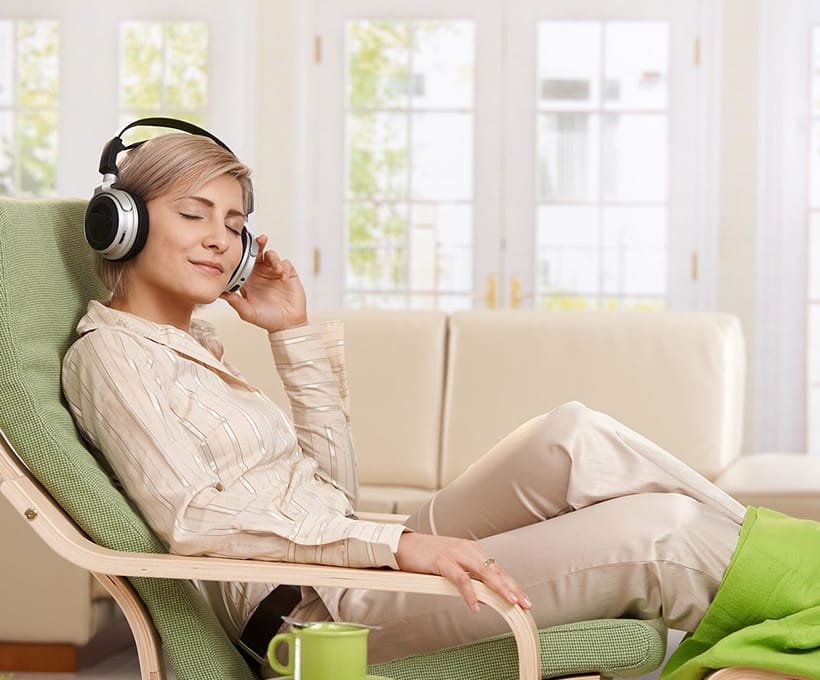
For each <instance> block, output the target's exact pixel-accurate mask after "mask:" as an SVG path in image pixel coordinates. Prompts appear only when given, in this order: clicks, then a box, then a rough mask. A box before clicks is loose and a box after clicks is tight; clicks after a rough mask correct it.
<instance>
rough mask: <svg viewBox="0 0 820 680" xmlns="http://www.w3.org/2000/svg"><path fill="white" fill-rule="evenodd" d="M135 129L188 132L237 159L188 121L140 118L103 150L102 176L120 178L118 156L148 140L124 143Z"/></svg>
mask: <svg viewBox="0 0 820 680" xmlns="http://www.w3.org/2000/svg"><path fill="white" fill-rule="evenodd" d="M134 127H161V128H168V129H169V130H180V131H182V132H187V133H188V134H191V135H197V136H199V137H207V138H208V139H210V140H212V141H214V142H216V143H217V144H219V146H221V147H222V148H223V149H225V150H226V151H227V152H228V153H230V154H231V155H232V156H233V157H234V158H236V154H235V153H234V152H233V151H231V148H230V147H229V146H228V145H227V144H225V142H223V141H222V140H221V139H219V137H217V136H216V135H214V134H212V133H210V132H208V131H207V130H205V129H204V128H201V127H199V126H198V125H194V124H193V123H189V122H188V121H187V120H179V119H178V118H163V117H154V118H140V119H139V120H135V121H134V122H133V123H129V124H128V125H126V126H125V127H124V128H123V129H122V130H120V132H119V134H117V136H116V137H114V139H112V140H111V141H109V142H108V143H107V144H106V145H105V146H104V147H103V150H102V155H101V156H100V174H101V175H103V176H105V175H115V176H118V175H119V174H120V171H119V169H118V168H117V156H118V155H119V154H120V152H121V151H126V150H128V149H136V148H137V147H138V146H142V145H143V144H145V142H147V141H148V140H147V139H145V140H143V141H141V142H135V143H134V144H129V145H127V146H126V145H125V143H124V142H123V141H122V136H123V135H124V134H125V133H126V132H127V131H128V130H130V129H131V128H134ZM252 212H253V192H250V196H248V214H249V215H250V214H251V213H252Z"/></svg>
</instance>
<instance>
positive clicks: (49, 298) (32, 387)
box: [0, 198, 663, 680]
mask: <svg viewBox="0 0 820 680" xmlns="http://www.w3.org/2000/svg"><path fill="white" fill-rule="evenodd" d="M85 206H86V202H85V201H81V200H36V201H21V200H15V199H9V198H0V356H2V362H0V427H2V429H3V431H4V432H5V434H6V436H7V437H8V439H9V441H10V442H11V444H12V445H13V446H14V447H15V449H16V450H17V452H18V453H19V455H20V456H21V457H22V458H23V460H24V462H25V463H26V465H27V466H28V468H29V470H31V472H32V473H33V474H34V476H35V477H37V479H39V480H40V482H41V483H42V484H43V485H44V486H45V488H46V489H47V490H48V492H49V493H50V494H51V495H52V497H53V498H54V499H55V500H56V501H57V502H58V503H59V504H60V505H61V506H62V507H63V509H64V510H65V511H66V512H67V513H68V514H69V515H70V516H71V517H72V518H73V519H74V521H75V522H76V523H77V525H78V526H79V527H80V528H82V529H83V530H84V531H85V532H86V533H87V534H88V535H89V536H90V537H91V539H92V540H93V541H95V542H96V543H98V544H99V545H102V546H105V547H107V548H111V549H114V550H122V551H129V552H145V553H163V552H166V549H165V547H164V545H163V544H162V543H161V542H160V541H159V539H158V538H157V537H156V536H155V535H154V533H153V532H152V531H151V530H150V528H149V527H148V526H147V525H146V524H145V522H144V521H143V520H142V518H141V517H140V516H139V514H138V513H136V512H135V511H134V509H133V508H132V507H131V505H130V504H129V502H128V500H127V499H126V498H125V497H124V496H123V495H122V494H121V493H120V492H119V491H118V490H117V489H116V488H115V487H114V485H113V484H112V483H111V481H110V479H109V478H108V476H107V475H106V473H105V472H104V470H103V469H102V468H101V467H100V465H99V464H98V462H97V461H96V459H95V458H94V457H93V456H92V455H91V453H90V452H89V451H88V449H87V448H86V446H85V444H84V442H83V440H82V438H81V437H80V435H79V433H78V431H77V429H76V427H75V426H74V422H73V420H72V419H71V415H70V413H69V412H68V410H67V408H66V405H65V402H64V400H63V397H62V393H61V389H60V365H61V362H62V358H63V355H64V354H65V352H66V350H67V349H68V347H69V346H70V344H71V343H72V342H73V340H74V339H75V331H74V328H75V326H76V324H77V321H78V320H79V318H80V317H81V316H82V315H83V314H84V313H85V309H86V305H87V303H88V300H90V299H92V298H98V297H102V296H104V295H105V291H104V289H103V288H102V286H101V285H100V284H99V283H98V282H97V278H96V276H95V275H94V271H93V262H92V257H91V253H90V250H89V248H88V247H87V246H86V244H85V241H84V239H83V235H82V224H83V216H84V213H85ZM131 583H132V584H133V585H134V587H135V589H136V590H137V592H138V593H139V595H140V597H141V598H142V600H143V601H144V603H145V605H146V607H147V608H148V610H149V612H150V614H151V617H152V619H153V621H154V625H155V626H156V628H157V631H158V632H159V635H160V638H161V639H162V643H163V647H164V649H165V653H166V655H167V656H168V659H169V661H170V665H171V667H172V669H173V671H174V673H175V674H176V677H177V680H227V679H230V680H255V679H256V677H257V676H256V674H255V673H254V672H253V671H252V670H251V669H250V668H248V666H247V664H246V663H245V661H244V660H243V658H242V657H241V656H240V655H239V653H238V652H237V651H236V649H235V648H234V646H233V645H232V644H231V642H230V640H229V639H228V637H227V635H226V634H225V632H224V630H223V629H222V627H221V626H220V624H219V622H218V620H217V618H216V616H215V615H214V614H213V612H212V611H211V609H210V608H209V607H208V606H207V604H206V603H205V600H204V598H203V597H202V596H201V595H200V593H199V592H198V591H197V590H196V588H194V587H193V585H192V584H191V583H190V582H188V581H181V580H172V579H154V578H132V579H131ZM647 628H649V629H651V628H652V627H651V625H649V624H646V623H644V622H627V621H604V622H586V623H581V624H572V625H569V626H559V627H557V628H553V629H549V630H547V631H542V632H541V641H542V661H543V664H544V669H545V677H554V676H555V675H556V674H557V673H559V672H560V673H566V672H569V673H577V672H583V671H588V670H607V671H609V670H610V669H616V668H617V669H619V671H618V672H619V673H620V674H621V675H626V672H627V671H630V672H631V669H638V668H641V669H644V668H646V669H648V668H649V666H652V664H654V665H655V666H657V664H658V663H659V662H660V660H661V658H662V656H663V651H662V650H663V644H662V642H659V639H660V635H659V633H658V632H657V631H654V633H655V638H652V634H651V633H650V631H649V630H648V629H647ZM652 630H654V629H652ZM641 664H644V665H643V666H641ZM653 667H654V666H653ZM467 668H481V669H482V671H481V672H482V677H483V678H485V680H489V679H490V678H498V679H501V678H513V677H517V655H516V652H515V645H514V641H513V639H512V636H511V635H506V636H500V637H498V638H493V639H491V640H483V641H480V642H476V643H472V644H469V645H462V646H460V647H454V648H451V649H446V650H441V651H438V652H435V653H433V654H425V655H416V656H411V657H407V658H405V659H401V660H397V661H393V662H390V663H389V664H381V665H379V666H375V667H374V672H378V673H379V674H383V675H388V676H391V677H395V678H397V680H399V679H402V678H407V679H408V680H409V678H413V679H414V680H419V679H420V678H453V679H455V678H458V679H459V680H461V678H463V677H464V672H465V669H467ZM641 672H644V671H641Z"/></svg>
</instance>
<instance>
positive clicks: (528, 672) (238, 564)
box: [0, 431, 597, 680]
mask: <svg viewBox="0 0 820 680" xmlns="http://www.w3.org/2000/svg"><path fill="white" fill-rule="evenodd" d="M0 449H2V455H0V491H1V492H2V493H3V495H4V496H5V497H6V498H7V499H8V500H9V502H10V503H11V504H12V506H13V507H14V508H15V510H16V511H17V512H19V513H20V514H21V515H22V516H24V517H25V518H26V519H27V520H28V522H29V524H30V526H31V527H32V529H33V530H34V531H35V532H37V534H38V535H39V536H40V538H42V539H43V541H45V542H46V544H47V545H48V546H49V547H50V548H51V549H52V550H54V551H55V552H56V553H57V554H59V555H60V556H61V557H63V558H64V559H66V560H68V561H69V562H71V563H72V564H75V565H76V566H78V567H81V568H83V569H87V570H88V571H90V572H91V573H93V574H94V576H95V577H96V578H97V579H98V580H99V581H100V583H101V584H102V585H103V586H104V587H105V588H106V590H107V591H108V592H109V593H110V594H111V596H112V597H113V598H114V600H115V601H116V602H117V604H119V606H120V607H121V608H122V610H123V613H124V614H125V617H126V619H127V620H128V623H129V625H130V627H131V630H132V633H133V635H134V638H135V640H136V643H137V650H138V654H139V659H140V669H141V674H142V678H143V680H164V678H165V671H164V666H163V664H162V654H161V652H160V645H159V640H158V636H157V634H156V631H155V630H154V627H153V624H152V623H151V618H150V616H149V615H148V613H147V611H146V610H145V607H144V606H143V604H142V602H141V600H140V599H139V597H138V596H137V595H136V593H135V591H134V590H133V588H132V587H131V585H130V584H129V583H128V581H127V580H126V579H125V578H124V577H129V576H143V577H156V578H173V579H187V580H203V581H247V582H261V583H291V584H293V585H312V586H331V587H345V588H367V589H371V590H388V591H403V592H413V593H427V594H435V595H450V596H454V597H460V596H461V595H460V594H459V592H458V590H457V589H456V588H455V587H454V586H453V585H452V584H450V583H449V582H448V581H447V580H446V579H444V578H441V577H439V576H431V575H427V574H411V573H406V572H397V571H381V570H371V569H355V568H347V567H327V566H321V565H314V564H293V563H282V562H265V561H261V560H233V559H224V558H215V557H186V556H179V555H169V554H154V553H150V554H149V553H126V552H118V551H115V550H110V549H108V548H103V547H101V546H99V545H97V544H96V543H94V542H92V541H91V540H90V539H89V538H88V537H86V536H85V534H83V533H82V532H81V531H80V530H79V529H78V527H77V526H76V524H75V523H74V522H73V521H72V520H71V519H70V518H68V517H67V516H66V515H65V513H64V512H63V511H62V510H61V509H60V507H59V506H58V505H57V504H56V503H55V502H54V500H53V499H52V498H51V497H50V496H49V494H48V493H47V492H46V491H45V490H44V489H43V488H42V486H41V485H40V484H39V482H37V481H36V480H35V479H34V478H33V476H32V475H31V474H30V472H29V471H28V470H27V469H26V468H25V466H24V465H23V463H22V462H21V461H20V458H19V456H18V455H17V453H16V452H15V450H14V448H13V447H12V446H11V444H10V443H9V441H8V439H6V437H5V434H3V433H2V431H0ZM388 517H389V516H380V517H379V518H380V519H383V520H384V519H387V518H388ZM393 519H394V521H400V520H401V519H402V518H401V517H398V516H396V517H393ZM474 586H475V589H476V593H477V594H478V598H479V599H480V600H481V601H482V602H484V603H485V604H487V605H488V606H490V607H492V608H493V609H494V610H495V611H496V612H498V614H499V615H501V616H502V617H503V618H504V620H505V621H506V622H507V624H508V625H509V626H510V630H511V631H512V633H513V635H514V636H515V641H516V647H517V650H518V660H519V677H520V678H521V680H538V679H539V677H540V662H539V650H538V635H537V630H536V627H535V622H534V621H533V618H532V616H531V615H530V614H529V612H526V611H524V610H523V609H521V608H520V607H518V606H516V605H510V604H509V603H508V602H506V601H505V600H504V599H503V598H501V597H499V596H498V595H496V594H495V593H494V592H492V591H491V590H490V589H489V588H487V587H486V586H485V585H484V584H483V583H480V582H477V581H476V582H474ZM592 677H597V676H592Z"/></svg>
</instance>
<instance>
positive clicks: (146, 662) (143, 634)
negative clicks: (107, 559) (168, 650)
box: [92, 572, 165, 680]
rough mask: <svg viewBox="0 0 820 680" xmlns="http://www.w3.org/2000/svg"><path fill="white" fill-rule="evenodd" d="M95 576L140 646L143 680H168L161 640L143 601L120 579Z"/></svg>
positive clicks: (94, 573)
mask: <svg viewBox="0 0 820 680" xmlns="http://www.w3.org/2000/svg"><path fill="white" fill-rule="evenodd" d="M92 574H93V575H94V577H95V578H96V579H97V580H98V581H99V582H100V583H101V584H102V585H103V587H104V588H105V589H106V590H107V591H108V592H109V594H110V595H111V597H113V598H114V601H115V602H116V603H117V604H118V605H119V607H120V609H122V613H123V614H124V615H125V619H126V621H128V625H129V626H130V627H131V632H132V633H133V635H134V641H135V642H136V643H137V655H138V657H139V662H140V677H141V679H142V680H165V664H164V663H163V661H162V646H161V645H160V642H159V636H158V635H157V631H156V629H155V628H154V624H153V623H152V621H151V617H150V616H149V615H148V612H147V611H146V609H145V606H144V605H143V604H142V600H140V598H139V596H138V595H137V594H136V592H135V591H134V589H133V588H132V587H131V584H130V583H128V581H127V580H126V579H125V578H122V577H121V576H111V575H109V574H98V573H96V572H92Z"/></svg>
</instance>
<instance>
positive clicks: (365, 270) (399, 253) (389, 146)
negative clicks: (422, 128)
mask: <svg viewBox="0 0 820 680" xmlns="http://www.w3.org/2000/svg"><path fill="white" fill-rule="evenodd" d="M411 36H412V32H411V27H410V24H408V23H407V22H396V21H356V22H351V23H350V24H349V27H348V32H347V38H348V41H349V50H348V72H347V80H348V107H349V116H348V137H347V155H348V175H347V187H348V198H349V199H350V203H349V204H348V216H347V217H348V220H347V227H348V234H347V236H348V243H349V251H348V256H347V258H348V277H349V278H352V279H355V280H358V281H359V282H361V284H362V286H364V287H368V288H370V287H373V286H374V285H378V286H381V287H388V288H396V287H400V286H401V284H402V283H403V282H404V281H405V280H406V276H407V274H406V271H407V266H406V245H405V244H406V235H407V205H406V204H403V203H397V202H396V201H397V200H399V201H401V200H406V197H407V175H408V168H409V158H408V150H407V144H406V140H405V139H404V134H405V128H406V123H405V120H404V116H403V115H402V114H401V113H388V112H385V109H388V108H390V107H406V105H407V104H406V97H407V93H408V91H409V84H410V59H409V53H410V49H411V46H412V41H411ZM385 199H386V202H382V203H380V204H379V205H377V204H375V203H374V202H373V201H374V200H376V201H382V200H385Z"/></svg>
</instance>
